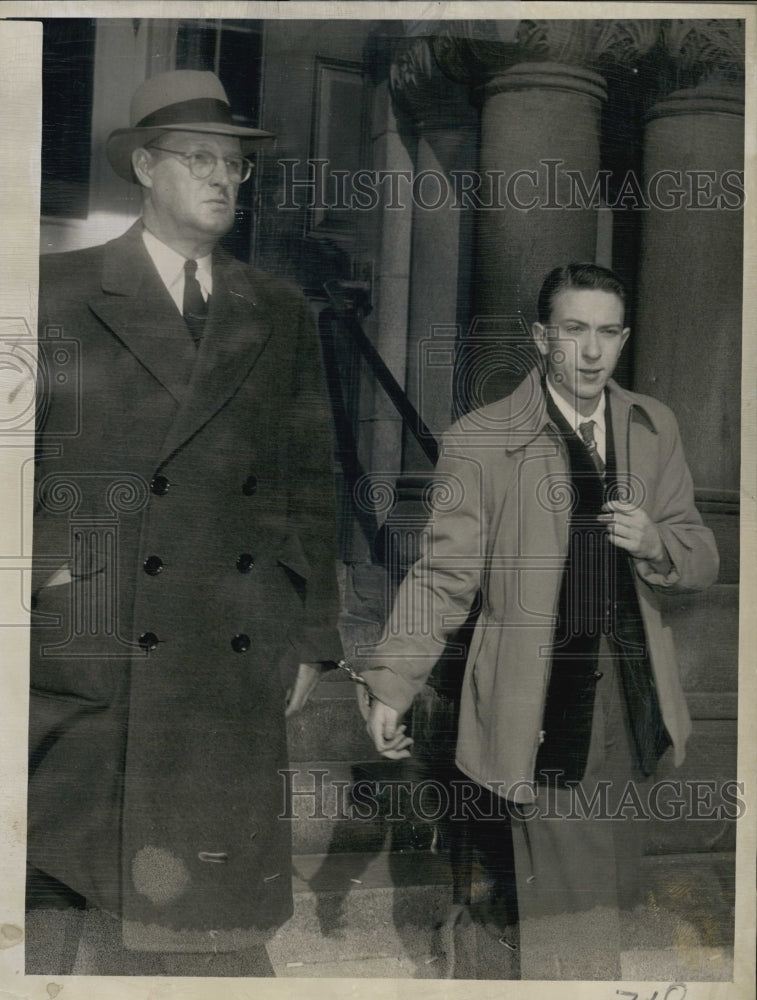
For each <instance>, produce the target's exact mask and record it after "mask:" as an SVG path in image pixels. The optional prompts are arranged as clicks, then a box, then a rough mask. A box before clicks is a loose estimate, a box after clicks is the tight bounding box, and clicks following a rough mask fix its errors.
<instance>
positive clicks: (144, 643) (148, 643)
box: [139, 632, 158, 652]
mask: <svg viewBox="0 0 757 1000" xmlns="http://www.w3.org/2000/svg"><path fill="white" fill-rule="evenodd" d="M139 645H140V646H141V647H142V649H145V650H147V651H148V652H149V651H150V650H152V649H157V648H158V637H157V635H155V633H154V632H143V633H142V635H141V636H140V637H139Z"/></svg>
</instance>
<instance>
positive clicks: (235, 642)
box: [231, 632, 250, 653]
mask: <svg viewBox="0 0 757 1000" xmlns="http://www.w3.org/2000/svg"><path fill="white" fill-rule="evenodd" d="M231 648H232V649H233V650H234V652H235V653H246V652H247V650H248V649H249V648H250V637H249V635H245V634H244V632H239V633H238V634H237V635H235V636H234V638H233V639H232V640H231Z"/></svg>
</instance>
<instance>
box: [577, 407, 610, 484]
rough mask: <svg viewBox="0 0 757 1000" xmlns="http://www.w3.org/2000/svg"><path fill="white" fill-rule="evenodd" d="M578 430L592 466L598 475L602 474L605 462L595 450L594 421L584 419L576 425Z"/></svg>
mask: <svg viewBox="0 0 757 1000" xmlns="http://www.w3.org/2000/svg"><path fill="white" fill-rule="evenodd" d="M578 430H579V432H580V434H581V437H582V438H583V442H584V444H585V445H586V450H587V451H588V452H589V455H591V460H592V462H593V463H594V468H595V469H596V470H597V472H598V473H599V474H600V476H604V474H605V463H604V462H603V461H602V459H601V458H600V455H599V452H598V451H597V442H596V441H595V440H594V421H593V420H586V421H584V423H582V424H579V425H578Z"/></svg>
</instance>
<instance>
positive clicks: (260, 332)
mask: <svg viewBox="0 0 757 1000" xmlns="http://www.w3.org/2000/svg"><path fill="white" fill-rule="evenodd" d="M268 136H269V133H266V132H261V131H260V130H258V129H248V128H244V127H241V126H238V125H236V124H235V123H234V119H233V117H232V113H231V108H230V107H229V103H228V99H227V97H226V94H225V92H224V90H223V87H222V86H221V83H220V81H219V80H218V79H217V78H216V77H215V76H214V75H213V74H212V73H202V72H195V71H177V72H171V73H165V74H161V75H160V76H158V77H154V78H152V79H149V80H147V81H146V82H145V83H144V84H143V85H142V86H141V87H140V88H139V89H138V91H137V92H136V94H135V96H134V99H133V101H132V115H131V125H130V127H129V128H123V129H118V130H116V131H115V132H114V133H113V134H112V135H111V136H110V138H109V140H108V145H107V154H108V158H109V161H110V163H111V165H112V167H113V168H114V170H115V171H116V173H118V174H119V175H120V176H121V177H123V178H124V179H126V180H129V181H131V182H133V183H138V184H139V185H141V188H142V217H141V219H140V220H139V221H138V222H137V223H136V224H135V225H134V226H133V227H132V228H131V229H129V231H128V232H127V233H125V234H124V235H123V236H121V237H120V238H118V239H116V240H113V241H112V242H110V243H107V244H106V245H104V246H98V247H92V248H90V249H87V250H82V251H77V252H74V253H67V254H60V255H53V256H50V257H44V258H43V259H42V262H41V268H40V346H41V351H42V354H43V372H48V373H52V374H51V377H50V378H49V379H48V382H47V384H43V387H42V390H41V408H40V413H41V419H40V422H39V428H38V432H39V447H38V452H37V470H36V491H37V506H36V510H35V521H34V581H33V586H32V593H33V604H34V617H33V622H32V647H31V683H32V691H31V694H32V697H31V709H30V751H31V755H30V779H29V824H28V860H29V864H30V866H31V872H30V878H29V891H28V898H29V903H30V905H31V906H44V905H46V904H47V905H50V904H51V903H53V902H54V900H55V897H56V896H57V898H58V899H59V900H60V899H61V898H63V897H64V894H65V893H66V892H67V891H68V892H69V896H68V898H69V899H71V898H78V900H79V901H80V902H82V901H83V900H86V902H87V905H88V906H89V907H97V908H100V909H101V910H103V911H106V912H108V913H110V914H113V915H115V916H116V917H118V918H120V920H121V926H122V928H123V936H124V941H125V943H126V945H127V948H128V949H130V950H131V952H132V953H133V958H131V959H129V958H128V955H127V956H125V957H124V959H123V961H124V963H127V964H122V965H121V966H119V965H118V962H117V961H116V960H114V963H113V965H112V967H111V968H108V969H103V968H99V969H98V968H95V969H92V968H85V969H78V971H84V972H93V971H94V972H97V971H100V972H103V971H107V972H110V973H116V972H127V971H131V972H134V973H138V974H139V973H148V972H158V973H162V972H173V973H174V974H185V975H192V974H198V973H203V974H207V975H214V974H220V975H223V974H226V975H228V974H234V975H266V974H271V966H270V963H269V962H268V959H267V956H266V952H265V949H264V947H263V944H262V942H263V941H264V940H265V937H266V936H267V935H270V934H271V933H272V932H273V931H274V930H275V929H276V927H278V926H279V925H280V924H281V923H283V922H284V921H285V920H286V919H288V917H289V916H290V914H291V912H292V896H291V877H290V863H291V858H290V854H291V840H290V837H291V834H290V824H288V823H287V822H285V821H284V822H281V821H278V820H277V817H278V816H280V815H281V814H282V811H283V809H282V807H283V805H284V803H283V802H282V782H281V777H280V774H279V770H280V769H281V768H282V767H285V766H286V762H287V756H286V731H285V714H288V712H291V711H294V710H296V709H297V708H299V707H301V706H302V705H303V704H304V702H305V700H306V698H307V696H308V694H309V692H310V691H311V689H312V688H313V686H314V685H315V683H316V682H317V680H318V676H319V674H320V671H321V668H322V664H323V663H324V662H328V661H332V660H335V659H338V658H339V656H340V655H341V646H340V642H339V636H338V632H337V629H336V618H337V612H338V598H337V587H336V574H335V559H336V550H335V543H334V512H333V500H332V492H333V482H332V465H331V433H330V419H329V412H328V405H327V402H326V396H325V391H324V386H323V376H322V371H321V363H320V356H319V347H318V341H317V337H316V334H315V330H314V325H313V322H312V319H311V316H310V312H309V308H308V304H307V302H306V301H305V299H304V298H303V297H302V296H301V295H300V294H299V293H298V292H297V291H295V289H293V288H292V287H291V286H289V285H287V284H286V283H285V282H282V281H280V280H278V279H276V278H273V277H271V276H270V275H265V274H260V273H258V272H255V271H253V270H252V269H251V268H250V267H248V266H246V265H244V264H242V263H240V262H239V261H237V260H234V259H233V258H231V257H229V256H228V255H227V254H225V253H223V252H222V251H221V250H219V249H218V247H217V243H218V240H219V239H220V237H222V236H223V235H224V234H226V233H227V232H228V231H229V230H230V229H231V227H232V225H233V223H234V212H235V206H236V199H237V192H238V190H239V185H240V184H241V183H243V182H244V181H245V179H246V178H247V177H249V173H250V168H251V165H250V163H249V161H248V160H247V159H246V158H245V156H244V153H245V152H246V151H249V150H251V149H254V148H255V146H256V144H259V143H260V142H261V141H262V140H264V139H265V138H266V137H268ZM66 352H67V354H66ZM64 354H66V356H67V357H78V372H77V373H76V377H74V374H75V373H74V369H73V368H71V366H69V377H68V378H67V379H63V380H60V379H56V378H55V377H53V375H54V373H55V372H56V371H57V370H58V369H60V368H61V367H63V355H64ZM287 700H288V704H287ZM70 891H73V892H74V893H75V894H76V896H75V897H72V896H71V895H70ZM119 930H120V928H119ZM147 952H154V953H158V954H157V955H154V956H152V957H151V956H149V955H147V954H146V953H147ZM230 952H233V953H236V954H237V956H238V957H237V960H236V961H235V962H232V961H226V962H225V964H224V958H223V956H224V954H225V953H230ZM140 953H141V955H140ZM172 953H187V954H184V955H181V956H180V957H178V958H177V959H176V960H175V961H174V962H173V964H172V965H170V968H169V967H168V965H167V964H166V962H168V959H167V958H166V959H165V961H164V958H165V956H167V955H170V954H172ZM188 953H205V957H204V958H197V959H196V960H194V964H192V962H191V961H190V959H189V957H188ZM27 954H29V951H28V952H27ZM35 954H37V955H39V950H35ZM161 956H163V958H161ZM127 960H128V962H127ZM51 962H52V960H51ZM169 964H170V963H169ZM29 971H32V972H51V973H61V972H69V971H71V970H70V968H68V969H67V968H63V967H60V966H58V967H56V966H55V964H54V962H52V964H51V967H46V968H33V969H29Z"/></svg>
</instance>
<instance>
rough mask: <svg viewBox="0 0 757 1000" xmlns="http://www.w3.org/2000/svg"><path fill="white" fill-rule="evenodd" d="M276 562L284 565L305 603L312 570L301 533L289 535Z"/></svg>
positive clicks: (296, 590)
mask: <svg viewBox="0 0 757 1000" xmlns="http://www.w3.org/2000/svg"><path fill="white" fill-rule="evenodd" d="M276 562H277V563H278V564H279V566H281V567H282V569H283V570H284V572H285V573H286V575H287V577H288V579H289V582H290V583H291V585H292V589H293V590H294V592H295V593H296V594H297V596H298V597H299V598H300V600H301V601H302V602H303V603H304V602H305V600H306V598H307V585H308V580H309V579H310V576H311V573H312V570H311V567H310V563H309V562H308V558H307V556H306V555H305V549H304V548H303V546H302V542H301V541H300V538H299V535H287V537H286V538H285V539H284V541H283V542H282V543H281V546H280V548H279V550H278V552H277V553H276Z"/></svg>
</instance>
